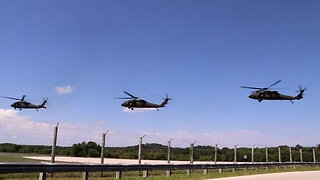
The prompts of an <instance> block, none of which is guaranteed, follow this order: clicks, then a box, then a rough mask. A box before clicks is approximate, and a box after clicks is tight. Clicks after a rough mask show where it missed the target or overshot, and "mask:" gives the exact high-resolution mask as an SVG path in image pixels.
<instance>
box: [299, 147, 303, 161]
mask: <svg viewBox="0 0 320 180" xmlns="http://www.w3.org/2000/svg"><path fill="white" fill-rule="evenodd" d="M300 162H303V159H302V149H300Z"/></svg>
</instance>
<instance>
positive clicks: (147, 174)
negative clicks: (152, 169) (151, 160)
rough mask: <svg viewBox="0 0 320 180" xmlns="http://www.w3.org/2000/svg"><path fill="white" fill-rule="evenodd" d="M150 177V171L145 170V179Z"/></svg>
mask: <svg viewBox="0 0 320 180" xmlns="http://www.w3.org/2000/svg"><path fill="white" fill-rule="evenodd" d="M148 176H149V171H148V170H144V171H143V177H144V178H147V177H148Z"/></svg>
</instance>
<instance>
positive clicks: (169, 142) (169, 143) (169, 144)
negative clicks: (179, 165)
mask: <svg viewBox="0 0 320 180" xmlns="http://www.w3.org/2000/svg"><path fill="white" fill-rule="evenodd" d="M172 139H173V138H171V139H170V141H168V164H170V148H171V141H172Z"/></svg>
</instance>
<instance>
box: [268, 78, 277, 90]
mask: <svg viewBox="0 0 320 180" xmlns="http://www.w3.org/2000/svg"><path fill="white" fill-rule="evenodd" d="M279 82H281V80H279V81H277V82H275V83H273V84H271V85H270V86H269V87H267V88H266V89H269V88H271V87H272V86H274V85H276V84H278V83H279Z"/></svg>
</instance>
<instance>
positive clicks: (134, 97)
mask: <svg viewBox="0 0 320 180" xmlns="http://www.w3.org/2000/svg"><path fill="white" fill-rule="evenodd" d="M123 92H124V93H125V94H127V95H128V96H130V97H132V98H133V99H138V98H139V97H136V96H134V95H132V94H130V93H128V92H127V91H123Z"/></svg>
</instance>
